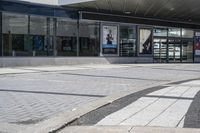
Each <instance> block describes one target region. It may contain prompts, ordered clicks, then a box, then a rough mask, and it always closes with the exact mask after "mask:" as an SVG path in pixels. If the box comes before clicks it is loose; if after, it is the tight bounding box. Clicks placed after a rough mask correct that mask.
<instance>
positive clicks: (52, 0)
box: [19, 0, 72, 5]
mask: <svg viewBox="0 0 200 133" xmlns="http://www.w3.org/2000/svg"><path fill="white" fill-rule="evenodd" d="M19 1H26V2H33V3H40V4H48V5H58V0H19ZM71 1H72V0H71Z"/></svg>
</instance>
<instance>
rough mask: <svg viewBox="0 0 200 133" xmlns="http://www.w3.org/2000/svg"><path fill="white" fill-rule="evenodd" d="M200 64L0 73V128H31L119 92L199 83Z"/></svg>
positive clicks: (6, 70)
mask: <svg viewBox="0 0 200 133" xmlns="http://www.w3.org/2000/svg"><path fill="white" fill-rule="evenodd" d="M199 68H200V65H199V64H167V65H165V64H153V65H150V64H149V65H148V64H147V65H142V64H141V65H82V66H62V67H34V68H33V67H20V68H9V69H8V68H1V69H0V123H12V124H21V125H30V124H34V123H37V122H39V121H42V120H45V119H47V118H50V117H52V116H55V115H56V114H58V113H61V112H65V111H68V110H73V109H74V108H77V107H79V106H87V104H88V103H89V102H92V101H95V100H98V99H100V98H102V97H105V96H109V95H112V94H115V93H119V92H126V91H129V90H132V89H138V88H141V87H144V86H145V87H148V86H152V85H155V86H157V85H160V84H165V83H168V82H172V81H177V80H187V79H195V78H200V76H199V75H200V70H199Z"/></svg>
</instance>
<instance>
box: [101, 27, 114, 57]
mask: <svg viewBox="0 0 200 133" xmlns="http://www.w3.org/2000/svg"><path fill="white" fill-rule="evenodd" d="M117 29H118V28H117V26H103V45H102V48H103V53H104V54H117V47H118V45H117V42H118V30H117Z"/></svg>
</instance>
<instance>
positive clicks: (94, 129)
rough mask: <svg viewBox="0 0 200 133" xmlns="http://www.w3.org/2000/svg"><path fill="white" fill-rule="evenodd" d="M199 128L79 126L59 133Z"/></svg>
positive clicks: (184, 132)
mask: <svg viewBox="0 0 200 133" xmlns="http://www.w3.org/2000/svg"><path fill="white" fill-rule="evenodd" d="M199 132H200V129H192V128H191V129H189V128H185V129H183V128H159V127H133V126H81V127H77V126H74V127H67V128H66V129H64V130H61V131H60V132H59V133H199Z"/></svg>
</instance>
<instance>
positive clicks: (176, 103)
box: [97, 80, 200, 127]
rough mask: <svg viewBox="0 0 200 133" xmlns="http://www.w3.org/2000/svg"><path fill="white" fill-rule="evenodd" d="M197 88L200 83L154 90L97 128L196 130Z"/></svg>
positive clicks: (199, 90)
mask: <svg viewBox="0 0 200 133" xmlns="http://www.w3.org/2000/svg"><path fill="white" fill-rule="evenodd" d="M199 85H200V80H195V81H190V82H187V83H182V84H179V85H172V86H170V87H166V88H164V89H161V90H158V91H154V92H152V93H149V94H147V95H144V96H142V97H141V98H139V99H138V100H137V101H135V102H133V103H132V104H130V105H128V106H127V107H125V108H123V109H121V110H119V111H117V112H115V113H113V114H111V115H109V116H107V117H106V118H104V119H103V120H101V121H100V122H98V123H97V125H132V126H153V127H199V126H200V125H199V119H200V116H199V114H198V113H199V110H200V106H199V104H197V102H198V103H199V93H200V86H199ZM192 125H193V126H192ZM197 125H198V126H197Z"/></svg>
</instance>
